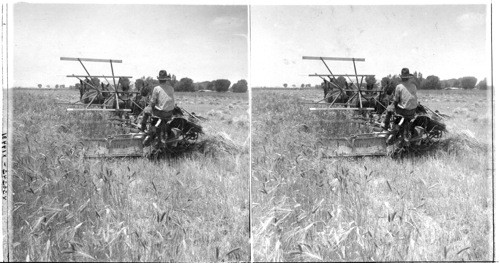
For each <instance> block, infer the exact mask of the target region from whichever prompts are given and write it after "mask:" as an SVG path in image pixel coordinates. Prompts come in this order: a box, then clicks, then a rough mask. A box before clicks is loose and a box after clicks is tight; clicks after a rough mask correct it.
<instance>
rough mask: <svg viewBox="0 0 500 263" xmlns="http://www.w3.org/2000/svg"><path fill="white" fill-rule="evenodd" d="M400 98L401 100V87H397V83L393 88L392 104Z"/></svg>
mask: <svg viewBox="0 0 500 263" xmlns="http://www.w3.org/2000/svg"><path fill="white" fill-rule="evenodd" d="M400 100H401V89H400V88H399V85H398V86H396V88H395V89H394V98H393V99H392V103H393V104H394V106H396V105H397V104H398V103H399V101H400Z"/></svg>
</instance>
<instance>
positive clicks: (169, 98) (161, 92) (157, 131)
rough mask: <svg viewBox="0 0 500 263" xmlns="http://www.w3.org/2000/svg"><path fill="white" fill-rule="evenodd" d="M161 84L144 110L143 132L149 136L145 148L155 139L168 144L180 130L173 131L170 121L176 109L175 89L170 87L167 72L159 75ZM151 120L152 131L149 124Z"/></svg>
mask: <svg viewBox="0 0 500 263" xmlns="http://www.w3.org/2000/svg"><path fill="white" fill-rule="evenodd" d="M158 81H159V82H160V84H159V85H158V86H156V87H154V88H153V90H152V91H151V98H150V100H149V105H148V106H147V107H146V108H145V109H144V116H143V118H142V122H141V129H140V130H141V131H142V132H144V133H146V134H147V136H146V138H145V139H144V141H143V144H144V146H149V145H151V142H153V140H154V139H155V138H160V142H161V143H163V144H164V143H168V142H170V141H171V140H172V139H175V138H176V137H177V136H178V132H179V131H178V129H175V128H174V129H172V128H171V127H170V125H169V121H170V120H171V119H172V116H173V114H174V108H175V100H174V88H173V87H172V86H171V85H170V75H167V71H165V70H160V73H159V74H158ZM150 118H151V123H150V129H149V130H147V122H148V120H149V119H150Z"/></svg>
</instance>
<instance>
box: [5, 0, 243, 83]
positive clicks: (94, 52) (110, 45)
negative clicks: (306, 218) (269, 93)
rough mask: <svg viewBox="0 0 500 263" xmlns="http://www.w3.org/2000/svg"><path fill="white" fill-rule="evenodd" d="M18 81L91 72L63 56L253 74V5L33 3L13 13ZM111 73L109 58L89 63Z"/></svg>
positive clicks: (200, 76) (190, 71)
mask: <svg viewBox="0 0 500 263" xmlns="http://www.w3.org/2000/svg"><path fill="white" fill-rule="evenodd" d="M13 16H14V18H13V22H14V27H13V45H14V48H13V50H14V51H13V55H14V59H13V66H14V75H13V78H14V82H13V85H14V86H36V85H37V84H38V83H40V84H43V85H44V86H45V85H47V84H50V85H54V84H66V85H69V84H73V83H76V82H77V80H75V79H70V78H67V77H65V76H66V75H70V74H85V71H84V69H83V68H82V67H81V65H80V64H79V63H78V62H69V61H61V60H60V59H59V58H60V57H86V58H104V59H121V60H123V63H121V64H115V65H114V71H115V74H116V75H129V76H133V77H134V78H139V77H142V76H152V77H156V76H157V75H158V71H159V70H160V69H166V70H167V72H169V73H172V74H175V75H176V76H177V79H180V78H183V77H189V78H191V79H193V80H194V81H195V82H199V81H205V80H215V79H218V78H226V79H229V80H230V81H231V82H233V83H234V82H236V81H237V80H240V79H248V41H247V38H248V7H247V6H221V5H219V6H201V5H199V6H179V5H177V6H175V5H98V4H25V3H18V4H15V5H14V12H13ZM85 65H86V67H87V69H88V70H89V72H90V74H99V75H103V74H105V75H111V68H110V65H109V63H93V62H87V63H85Z"/></svg>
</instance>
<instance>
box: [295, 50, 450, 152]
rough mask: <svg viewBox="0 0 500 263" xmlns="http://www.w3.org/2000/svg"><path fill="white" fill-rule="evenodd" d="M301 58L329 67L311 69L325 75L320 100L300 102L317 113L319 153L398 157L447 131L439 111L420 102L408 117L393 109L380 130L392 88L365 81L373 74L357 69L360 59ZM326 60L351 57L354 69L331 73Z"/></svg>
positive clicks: (425, 145)
mask: <svg viewBox="0 0 500 263" xmlns="http://www.w3.org/2000/svg"><path fill="white" fill-rule="evenodd" d="M302 58H303V59H304V60H320V61H322V62H323V64H324V65H325V67H326V68H327V70H328V72H329V73H328V74H316V73H315V74H309V76H310V77H320V78H321V79H322V80H323V83H322V88H323V91H324V97H323V99H321V100H319V101H313V102H304V103H305V104H312V105H313V107H310V108H309V110H310V111H312V112H315V113H317V114H319V115H320V116H321V118H320V121H321V124H322V125H323V126H324V128H323V129H322V133H320V134H319V138H320V142H319V143H318V147H319V149H320V151H321V155H322V156H323V157H351V156H352V157H355V156H384V155H389V156H393V157H400V156H402V155H403V154H407V153H419V152H423V151H425V150H426V149H429V148H430V147H432V146H433V145H435V144H436V143H437V142H438V141H439V139H440V138H441V136H442V135H443V133H444V132H445V131H446V125H445V124H444V122H443V116H442V115H440V114H439V113H438V112H435V111H433V110H431V109H429V108H428V107H426V106H424V105H422V104H419V106H418V107H417V110H416V114H415V115H414V116H412V117H411V118H409V117H403V116H400V115H398V114H394V115H393V116H392V118H391V122H390V128H389V129H388V130H384V129H383V128H382V124H381V120H383V118H384V117H385V114H386V113H387V107H388V105H389V104H390V103H391V99H392V95H393V94H392V93H393V92H394V87H392V85H389V83H385V86H382V88H381V89H375V88H374V87H373V86H374V83H373V82H371V83H368V82H367V79H368V78H373V77H374V75H367V74H358V71H357V68H356V62H364V61H365V59H364V58H345V57H311V56H303V57H302ZM327 60H331V61H346V62H352V63H353V67H354V74H334V73H333V72H332V71H331V69H330V67H329V66H328V65H327V63H326V61H327ZM346 78H347V79H349V80H350V83H348V82H347V80H346ZM351 78H353V79H351ZM363 81H365V83H364V82H363ZM332 130H334V131H333V132H332Z"/></svg>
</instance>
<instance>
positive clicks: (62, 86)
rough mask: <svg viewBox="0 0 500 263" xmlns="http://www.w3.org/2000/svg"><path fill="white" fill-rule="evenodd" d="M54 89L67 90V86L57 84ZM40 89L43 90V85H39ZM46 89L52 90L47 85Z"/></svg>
mask: <svg viewBox="0 0 500 263" xmlns="http://www.w3.org/2000/svg"><path fill="white" fill-rule="evenodd" d="M54 87H55V88H56V89H65V88H66V85H65V84H61V85H59V84H56V85H55V86H54ZM38 88H39V89H41V88H42V84H38ZM46 88H47V89H50V85H47V86H46Z"/></svg>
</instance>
